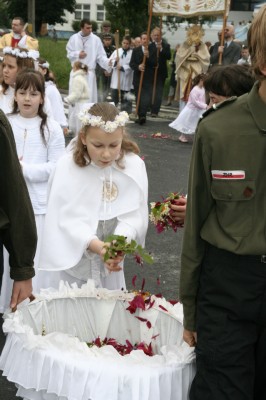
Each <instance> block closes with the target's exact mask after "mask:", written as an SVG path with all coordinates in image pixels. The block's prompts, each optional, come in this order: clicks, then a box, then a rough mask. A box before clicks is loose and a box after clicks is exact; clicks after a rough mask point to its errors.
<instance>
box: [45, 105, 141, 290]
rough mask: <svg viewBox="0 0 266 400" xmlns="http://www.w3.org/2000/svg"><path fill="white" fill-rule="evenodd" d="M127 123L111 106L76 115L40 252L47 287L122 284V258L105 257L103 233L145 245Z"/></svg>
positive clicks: (137, 167)
mask: <svg viewBox="0 0 266 400" xmlns="http://www.w3.org/2000/svg"><path fill="white" fill-rule="evenodd" d="M127 120H128V115H127V113H126V112H120V113H119V111H118V110H117V108H116V107H115V106H114V105H112V104H110V103H96V104H94V105H93V106H92V107H91V108H90V109H89V110H86V111H84V113H83V114H82V115H81V122H82V129H81V131H80V133H79V136H78V138H77V141H76V143H75V145H74V146H75V147H74V150H73V152H70V153H67V154H66V155H65V156H64V157H62V158H61V159H60V160H59V162H58V164H57V165H56V169H55V171H54V174H53V177H52V179H51V181H50V193H49V199H48V208H47V214H46V220H45V227H44V232H43V241H42V249H41V256H40V268H41V269H43V270H45V271H43V274H44V275H45V278H44V279H46V280H47V282H46V284H45V286H46V287H48V286H53V287H58V283H59V281H60V280H61V279H62V280H64V281H67V282H69V283H73V282H77V283H78V285H79V286H80V285H81V284H82V283H85V282H87V280H88V279H89V278H90V279H94V281H95V284H96V286H98V287H105V288H107V289H122V288H124V289H125V277H124V272H123V257H116V258H114V259H108V260H107V261H106V262H105V263H104V262H103V257H104V254H105V251H106V250H105V247H104V240H105V239H106V237H107V236H108V235H110V234H117V235H123V236H126V237H127V239H128V240H131V239H135V240H136V241H137V242H138V243H139V244H141V245H144V240H145V236H146V231H147V227H148V206H147V192H148V182H147V174H146V168H145V164H144V162H143V160H142V159H141V158H140V157H139V156H138V155H137V154H136V153H138V152H139V149H138V146H137V144H136V143H135V142H133V141H131V140H130V139H129V138H128V137H127V135H126V133H125V127H124V125H125V123H126V121H127Z"/></svg>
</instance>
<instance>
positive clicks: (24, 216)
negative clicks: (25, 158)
mask: <svg viewBox="0 0 266 400" xmlns="http://www.w3.org/2000/svg"><path fill="white" fill-rule="evenodd" d="M0 235H1V240H2V242H3V244H4V246H5V247H6V249H7V251H8V252H9V264H10V277H11V278H12V279H14V280H16V281H21V280H26V279H30V278H32V277H33V276H34V275H35V273H34V267H33V259H34V255H35V251H36V244H37V233H36V226H35V218H34V214H33V209H32V206H31V201H30V198H29V194H28V190H27V186H26V183H25V180H24V177H23V175H22V171H21V166H20V163H19V160H18V156H17V152H16V144H15V141H14V136H13V133H12V129H11V126H10V124H9V122H8V120H7V118H6V117H5V115H4V113H3V112H2V111H1V110H0Z"/></svg>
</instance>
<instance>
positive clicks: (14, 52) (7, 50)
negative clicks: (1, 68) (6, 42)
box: [3, 47, 40, 61]
mask: <svg viewBox="0 0 266 400" xmlns="http://www.w3.org/2000/svg"><path fill="white" fill-rule="evenodd" d="M3 53H4V54H10V55H11V56H15V57H19V58H32V59H33V60H34V61H36V60H38V58H39V57H40V53H39V52H38V51H37V50H29V51H25V50H20V49H19V48H17V47H16V48H13V47H4V48H3Z"/></svg>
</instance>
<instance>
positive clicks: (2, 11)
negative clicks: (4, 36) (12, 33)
mask: <svg viewBox="0 0 266 400" xmlns="http://www.w3.org/2000/svg"><path fill="white" fill-rule="evenodd" d="M9 25H10V20H9V17H8V13H7V9H6V4H4V3H3V2H1V1H0V27H1V28H3V27H6V28H9Z"/></svg>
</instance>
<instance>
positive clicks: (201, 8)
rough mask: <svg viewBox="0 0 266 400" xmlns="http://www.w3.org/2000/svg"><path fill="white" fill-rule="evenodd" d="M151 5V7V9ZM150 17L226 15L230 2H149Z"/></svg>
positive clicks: (182, 0) (197, 0)
mask: <svg viewBox="0 0 266 400" xmlns="http://www.w3.org/2000/svg"><path fill="white" fill-rule="evenodd" d="M152 3H153V7H152ZM151 7H152V15H169V16H179V17H183V18H186V17H188V18H189V17H193V16H196V15H199V16H200V15H219V14H224V13H225V12H226V15H228V13H229V10H230V0H150V9H151Z"/></svg>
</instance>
